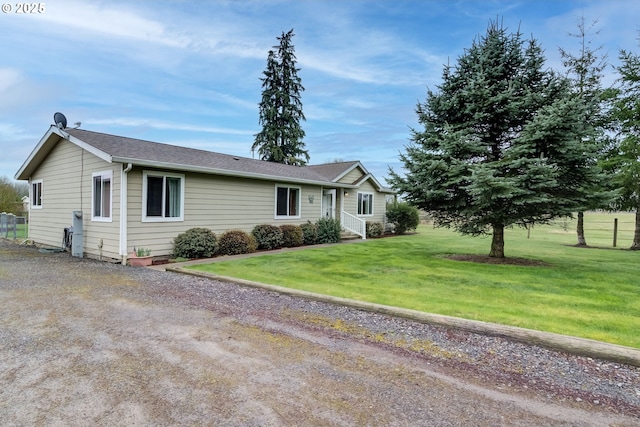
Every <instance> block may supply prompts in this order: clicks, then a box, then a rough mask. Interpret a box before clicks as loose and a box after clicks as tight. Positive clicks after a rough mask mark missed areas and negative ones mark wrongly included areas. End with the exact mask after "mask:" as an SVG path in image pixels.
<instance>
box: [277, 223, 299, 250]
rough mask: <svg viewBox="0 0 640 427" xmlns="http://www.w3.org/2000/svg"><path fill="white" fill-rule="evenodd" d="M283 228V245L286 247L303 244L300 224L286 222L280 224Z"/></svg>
mask: <svg viewBox="0 0 640 427" xmlns="http://www.w3.org/2000/svg"><path fill="white" fill-rule="evenodd" d="M280 229H281V230H282V246H284V247H285V248H295V247H297V246H302V243H303V242H304V240H303V237H302V228H300V226H299V225H291V224H284V225H281V226H280Z"/></svg>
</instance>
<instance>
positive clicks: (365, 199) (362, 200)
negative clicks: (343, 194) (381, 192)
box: [358, 193, 373, 215]
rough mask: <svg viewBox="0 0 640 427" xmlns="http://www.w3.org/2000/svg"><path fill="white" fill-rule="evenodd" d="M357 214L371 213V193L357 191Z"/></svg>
mask: <svg viewBox="0 0 640 427" xmlns="http://www.w3.org/2000/svg"><path fill="white" fill-rule="evenodd" d="M358 215H373V193H358Z"/></svg>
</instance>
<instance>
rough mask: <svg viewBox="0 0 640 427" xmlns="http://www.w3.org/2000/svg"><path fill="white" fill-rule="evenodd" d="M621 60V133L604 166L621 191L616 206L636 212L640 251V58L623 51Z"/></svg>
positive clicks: (634, 244)
mask: <svg viewBox="0 0 640 427" xmlns="http://www.w3.org/2000/svg"><path fill="white" fill-rule="evenodd" d="M619 58H620V65H619V66H617V67H616V70H617V71H618V73H619V74H620V78H619V81H620V83H621V85H620V86H621V87H620V89H619V94H618V97H617V99H616V101H615V105H614V108H613V116H614V119H615V121H616V124H617V129H618V132H617V138H616V143H615V144H613V146H612V148H611V150H610V152H609V154H608V156H607V160H606V161H605V164H606V166H607V168H608V169H609V170H610V171H611V172H612V173H613V174H614V182H615V184H616V186H617V188H618V191H619V193H618V198H617V199H616V200H615V202H614V207H615V208H617V209H630V210H634V211H635V212H636V220H635V232H634V235H633V242H632V243H631V248H630V249H633V250H640V55H638V54H636V53H634V52H630V51H626V50H621V51H620V55H619Z"/></svg>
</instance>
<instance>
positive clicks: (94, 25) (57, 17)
mask: <svg viewBox="0 0 640 427" xmlns="http://www.w3.org/2000/svg"><path fill="white" fill-rule="evenodd" d="M148 10H153V9H148ZM40 18H41V19H42V20H45V21H48V22H50V23H54V24H58V25H60V26H63V27H64V28H66V29H70V30H81V31H85V32H91V33H99V34H103V35H105V36H109V37H121V38H126V39H133V40H139V41H148V42H153V43H160V44H163V45H168V46H175V47H184V46H186V45H187V44H188V42H189V40H188V39H187V38H185V37H184V36H181V35H179V34H176V33H170V32H168V31H167V28H166V26H165V25H164V24H162V23H161V22H158V21H155V20H153V19H149V18H146V17H144V16H142V15H141V14H140V13H136V11H135V10H134V9H133V8H131V7H129V6H122V5H113V4H111V3H101V2H97V3H96V2H92V3H89V2H77V1H72V0H71V1H70V0H66V1H58V2H55V3H51V4H47V11H46V13H43V14H42V15H40Z"/></svg>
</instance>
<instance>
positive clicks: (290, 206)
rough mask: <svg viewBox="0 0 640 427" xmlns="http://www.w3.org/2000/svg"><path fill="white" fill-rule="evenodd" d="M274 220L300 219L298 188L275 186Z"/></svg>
mask: <svg viewBox="0 0 640 427" xmlns="http://www.w3.org/2000/svg"><path fill="white" fill-rule="evenodd" d="M276 218H300V187H287V186H281V185H276Z"/></svg>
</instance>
